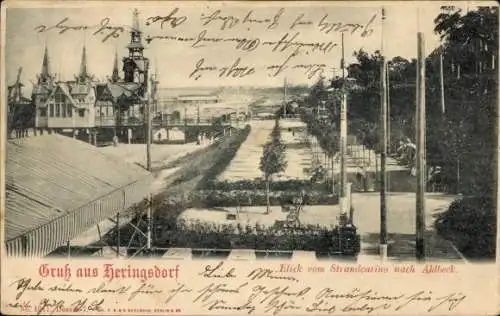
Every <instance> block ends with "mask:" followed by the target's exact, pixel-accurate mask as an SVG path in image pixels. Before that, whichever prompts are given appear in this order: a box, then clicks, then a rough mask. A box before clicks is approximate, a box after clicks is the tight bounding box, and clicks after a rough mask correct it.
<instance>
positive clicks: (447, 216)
mask: <svg viewBox="0 0 500 316" xmlns="http://www.w3.org/2000/svg"><path fill="white" fill-rule="evenodd" d="M435 227H436V230H437V232H438V233H439V234H440V235H441V236H443V237H444V238H446V239H448V240H450V241H451V242H453V243H454V244H455V246H457V248H458V250H459V251H461V252H462V253H463V254H464V255H465V256H466V257H469V258H474V259H493V258H495V248H496V208H495V206H494V202H493V200H492V199H491V198H489V197H468V198H462V199H459V200H456V201H454V202H453V203H452V204H451V205H450V207H449V209H448V210H447V211H446V212H444V213H442V214H440V215H439V217H438V218H437V220H436V222H435Z"/></svg>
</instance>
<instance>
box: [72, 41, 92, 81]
mask: <svg viewBox="0 0 500 316" xmlns="http://www.w3.org/2000/svg"><path fill="white" fill-rule="evenodd" d="M75 79H76V82H77V83H80V84H86V83H90V82H91V81H92V80H93V77H92V76H91V75H90V74H89V72H88V69H87V49H86V47H85V45H84V46H83V48H82V60H81V62H80V72H79V73H78V76H76V78H75Z"/></svg>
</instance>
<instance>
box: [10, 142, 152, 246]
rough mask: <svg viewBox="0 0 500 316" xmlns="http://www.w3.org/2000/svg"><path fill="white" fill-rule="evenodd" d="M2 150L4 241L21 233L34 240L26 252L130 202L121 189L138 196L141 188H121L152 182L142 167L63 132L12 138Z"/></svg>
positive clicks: (72, 233)
mask: <svg viewBox="0 0 500 316" xmlns="http://www.w3.org/2000/svg"><path fill="white" fill-rule="evenodd" d="M6 153H7V154H6V177H5V182H6V183H5V187H6V203H5V240H6V243H7V244H9V243H10V244H11V247H10V248H11V249H12V248H16V247H17V246H13V245H19V243H20V241H19V240H21V239H22V238H23V237H26V236H27V238H32V240H37V245H38V246H37V247H35V246H33V244H30V245H31V247H32V248H31V249H30V252H31V253H38V254H42V255H45V254H47V253H48V252H51V251H52V250H54V249H55V248H54V247H58V246H60V245H62V244H64V242H65V241H64V240H69V239H71V238H73V237H75V236H77V235H78V234H79V233H82V232H83V231H85V230H87V229H88V228H89V227H90V226H92V225H95V224H96V223H98V222H99V221H101V220H103V219H105V218H107V217H110V216H113V215H114V213H116V212H117V211H118V210H119V209H123V208H126V207H129V206H130V204H131V203H132V202H134V201H133V199H130V198H129V197H127V198H126V199H125V194H126V192H128V193H127V194H132V195H134V194H139V196H141V192H142V191H141V188H137V187H135V188H134V189H133V191H126V190H125V189H126V188H128V187H130V186H131V185H133V184H134V183H137V182H138V181H139V182H140V181H145V182H144V183H150V181H152V177H151V174H150V173H149V172H147V171H145V170H144V169H142V168H141V167H139V166H137V165H133V164H129V163H126V162H125V161H123V160H121V159H120V158H115V157H110V156H107V155H105V154H103V153H101V152H100V151H98V150H97V149H96V148H95V147H94V146H91V145H89V144H87V143H84V142H81V141H78V140H74V139H72V138H69V137H65V136H62V135H43V136H35V137H29V138H22V139H16V140H12V141H9V142H8V143H7V152H6ZM141 183H142V182H141ZM144 188H149V187H148V186H147V185H146V186H144V187H143V188H142V189H144ZM120 190H125V191H123V193H122V192H121V191H120ZM118 191H119V192H118ZM116 192H118V193H119V194H116ZM143 193H144V192H143ZM113 194H114V195H113ZM142 196H144V195H142ZM140 200H142V197H141V198H140ZM103 201H104V202H103ZM135 202H139V201H135ZM96 203H97V204H96ZM113 205H114V207H113ZM96 206H98V208H97V209H96ZM116 207H119V208H116ZM68 225H69V226H68ZM59 230H60V231H59ZM44 232H45V233H44ZM35 237H36V238H35ZM47 244H50V245H52V246H51V247H47V246H46V245H47ZM7 248H9V247H7ZM50 248H53V249H50Z"/></svg>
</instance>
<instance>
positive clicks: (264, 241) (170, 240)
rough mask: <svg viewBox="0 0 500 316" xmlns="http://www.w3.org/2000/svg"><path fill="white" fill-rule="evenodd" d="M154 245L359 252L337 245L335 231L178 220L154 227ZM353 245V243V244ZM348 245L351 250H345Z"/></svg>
mask: <svg viewBox="0 0 500 316" xmlns="http://www.w3.org/2000/svg"><path fill="white" fill-rule="evenodd" d="M154 235H155V237H156V239H157V241H156V242H155V244H156V245H157V246H158V247H175V248H209V249H210V248H213V249H256V250H280V251H293V250H305V251H315V252H317V253H329V252H336V251H339V247H343V250H344V251H346V252H349V251H352V252H353V254H355V253H357V252H358V251H359V249H358V247H357V246H355V244H351V245H347V244H345V241H344V245H343V246H340V245H339V243H338V235H339V231H338V228H337V227H335V228H328V227H320V226H319V225H307V226H304V227H303V228H302V229H300V230H286V229H276V228H275V227H263V226H260V225H258V224H257V225H255V226H250V225H246V226H243V225H240V224H236V225H233V224H223V225H220V224H219V225H217V224H211V223H202V222H199V221H195V222H186V221H184V220H179V221H178V222H176V223H175V225H172V223H170V225H161V224H160V225H156V229H155V234H154ZM354 242H356V241H354ZM348 246H351V247H352V249H348Z"/></svg>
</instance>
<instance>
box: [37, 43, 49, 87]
mask: <svg viewBox="0 0 500 316" xmlns="http://www.w3.org/2000/svg"><path fill="white" fill-rule="evenodd" d="M49 66H50V65H49V50H48V49H47V46H45V53H44V55H43V62H42V72H41V73H40V78H39V83H46V82H48V81H49V79H50V67H49Z"/></svg>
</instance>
